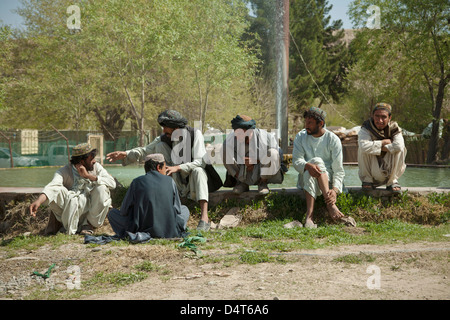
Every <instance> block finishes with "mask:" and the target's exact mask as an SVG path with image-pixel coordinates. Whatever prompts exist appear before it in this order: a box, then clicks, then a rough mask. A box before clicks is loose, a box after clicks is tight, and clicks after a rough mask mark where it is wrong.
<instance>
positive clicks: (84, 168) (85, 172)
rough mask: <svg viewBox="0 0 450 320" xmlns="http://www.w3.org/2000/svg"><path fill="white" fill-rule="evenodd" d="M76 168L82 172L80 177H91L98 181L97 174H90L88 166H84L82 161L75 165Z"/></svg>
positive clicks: (92, 179)
mask: <svg viewBox="0 0 450 320" xmlns="http://www.w3.org/2000/svg"><path fill="white" fill-rule="evenodd" d="M75 168H76V169H77V171H78V173H79V174H80V177H82V178H85V179H89V180H91V181H97V176H94V175H92V174H90V173H89V172H88V171H87V169H86V167H85V166H83V165H82V164H81V163H77V164H76V165H75Z"/></svg>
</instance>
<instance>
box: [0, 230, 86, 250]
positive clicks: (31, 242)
mask: <svg viewBox="0 0 450 320" xmlns="http://www.w3.org/2000/svg"><path fill="white" fill-rule="evenodd" d="M80 239H81V238H80V237H79V236H69V235H66V234H63V233H58V234H56V235H54V236H48V237H44V236H39V235H29V236H24V235H20V236H17V237H14V238H11V239H2V241H1V243H0V247H7V248H8V249H11V250H17V249H24V250H35V249H37V248H39V247H41V246H43V245H51V246H52V247H53V248H57V247H59V246H61V245H64V244H68V243H74V242H77V243H81V241H80Z"/></svg>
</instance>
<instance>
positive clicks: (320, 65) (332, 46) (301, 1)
mask: <svg viewBox="0 0 450 320" xmlns="http://www.w3.org/2000/svg"><path fill="white" fill-rule="evenodd" d="M331 8H332V6H331V5H328V1H326V0H294V1H291V5H290V30H291V34H292V37H293V41H291V46H290V61H289V65H290V92H291V96H292V97H293V98H294V99H295V101H296V104H297V109H300V108H301V107H305V106H309V105H310V104H311V103H312V102H313V101H314V100H315V99H316V98H319V99H320V105H322V103H323V102H324V98H323V96H322V94H321V93H320V91H322V92H323V93H324V94H325V96H331V97H332V98H333V99H334V100H335V101H338V100H339V98H340V97H341V95H342V94H343V93H344V92H345V90H344V89H345V86H344V83H343V79H344V77H343V74H344V73H345V66H346V64H347V63H348V58H347V57H348V52H347V47H346V45H345V43H344V42H343V41H342V39H343V36H344V32H343V30H340V29H341V28H342V22H341V21H340V20H337V21H334V22H332V23H330V16H329V12H330V10H331ZM302 57H303V59H302ZM305 65H306V66H305ZM311 77H312V78H313V79H314V81H315V82H316V84H317V85H316V84H315V83H314V81H313V79H312V78H311ZM317 86H318V87H319V88H320V90H319V89H318V88H317ZM320 105H319V106H320Z"/></svg>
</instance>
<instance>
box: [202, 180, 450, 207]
mask: <svg viewBox="0 0 450 320" xmlns="http://www.w3.org/2000/svg"><path fill="white" fill-rule="evenodd" d="M269 188H270V185H269ZM270 191H271V192H277V193H280V194H287V195H297V196H299V197H302V198H304V197H305V193H304V191H303V190H299V189H297V188H295V187H293V188H276V189H270ZM405 191H408V193H409V194H412V195H427V194H430V193H449V192H450V188H434V187H431V188H430V187H402V192H405ZM347 192H348V193H353V194H365V195H368V196H372V197H374V198H381V197H388V198H389V197H394V196H397V195H398V193H393V192H391V191H387V190H386V188H384V187H379V188H376V189H375V190H368V191H366V190H362V189H361V187H359V186H358V187H347ZM225 199H227V200H231V199H234V200H244V201H252V200H259V199H264V195H260V194H259V193H258V191H256V190H250V191H248V192H244V193H242V194H235V193H233V191H232V190H231V189H221V190H218V191H216V192H213V193H210V194H209V205H210V206H214V205H217V204H219V203H220V202H221V201H223V200H225Z"/></svg>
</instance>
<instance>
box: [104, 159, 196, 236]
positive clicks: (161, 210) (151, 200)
mask: <svg viewBox="0 0 450 320" xmlns="http://www.w3.org/2000/svg"><path fill="white" fill-rule="evenodd" d="M145 171H146V174H145V175H143V176H140V177H138V178H136V179H134V180H133V181H132V182H131V185H130V187H129V188H128V191H127V193H126V195H125V198H124V199H123V202H122V205H121V207H120V210H118V209H112V210H111V211H110V212H109V213H108V219H109V222H110V224H111V227H112V229H113V230H114V232H115V233H116V234H117V236H119V237H120V238H123V237H125V236H126V235H127V233H133V234H136V233H140V232H142V233H148V234H149V235H150V237H152V238H179V237H182V236H183V234H185V232H186V224H187V221H188V219H189V209H188V208H187V207H186V206H184V205H181V201H180V197H179V195H178V189H177V186H176V184H175V182H174V181H173V179H172V178H171V177H169V176H167V175H166V171H167V167H166V162H165V160H164V156H163V155H162V154H158V153H156V154H151V155H148V156H147V157H146V159H145Z"/></svg>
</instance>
